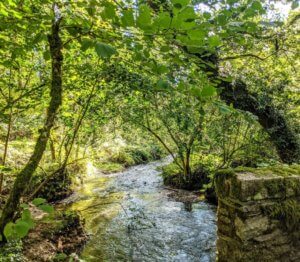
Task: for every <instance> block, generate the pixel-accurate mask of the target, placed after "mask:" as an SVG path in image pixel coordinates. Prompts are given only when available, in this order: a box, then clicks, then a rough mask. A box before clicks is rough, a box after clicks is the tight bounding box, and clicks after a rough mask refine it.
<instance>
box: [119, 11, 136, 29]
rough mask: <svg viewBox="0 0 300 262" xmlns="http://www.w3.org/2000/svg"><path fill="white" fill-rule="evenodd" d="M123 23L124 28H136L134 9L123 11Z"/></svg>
mask: <svg viewBox="0 0 300 262" xmlns="http://www.w3.org/2000/svg"><path fill="white" fill-rule="evenodd" d="M121 22H122V25H123V26H124V27H130V26H134V17H133V10H132V9H127V10H124V11H123V13H122V18H121Z"/></svg>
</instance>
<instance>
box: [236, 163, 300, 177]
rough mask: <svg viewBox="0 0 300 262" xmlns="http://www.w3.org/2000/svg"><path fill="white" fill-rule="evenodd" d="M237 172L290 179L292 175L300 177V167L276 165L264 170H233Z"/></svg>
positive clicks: (249, 168)
mask: <svg viewBox="0 0 300 262" xmlns="http://www.w3.org/2000/svg"><path fill="white" fill-rule="evenodd" d="M233 170H234V171H235V172H250V173H253V174H256V175H261V176H265V175H274V176H282V177H288V176H292V175H297V176H300V165H290V166H288V165H280V166H279V165H276V166H270V167H262V168H251V167H237V168H235V169H233Z"/></svg>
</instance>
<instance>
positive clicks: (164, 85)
mask: <svg viewBox="0 0 300 262" xmlns="http://www.w3.org/2000/svg"><path fill="white" fill-rule="evenodd" d="M156 85H157V87H158V88H159V89H166V88H168V87H169V83H168V82H167V81H165V80H163V79H159V80H158V81H157V84H156Z"/></svg>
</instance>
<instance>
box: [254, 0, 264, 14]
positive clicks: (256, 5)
mask: <svg viewBox="0 0 300 262" xmlns="http://www.w3.org/2000/svg"><path fill="white" fill-rule="evenodd" d="M251 9H252V10H255V11H258V12H259V13H261V12H264V9H263V6H262V4H261V2H260V1H254V2H253V3H252V5H251Z"/></svg>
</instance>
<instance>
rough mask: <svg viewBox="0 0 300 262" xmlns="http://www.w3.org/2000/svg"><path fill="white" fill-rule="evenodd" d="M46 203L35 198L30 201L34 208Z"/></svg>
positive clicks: (41, 199)
mask: <svg viewBox="0 0 300 262" xmlns="http://www.w3.org/2000/svg"><path fill="white" fill-rule="evenodd" d="M45 202H46V200H45V199H44V198H40V197H38V198H35V199H33V200H32V204H34V205H35V206H39V205H41V204H44V203H45Z"/></svg>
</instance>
